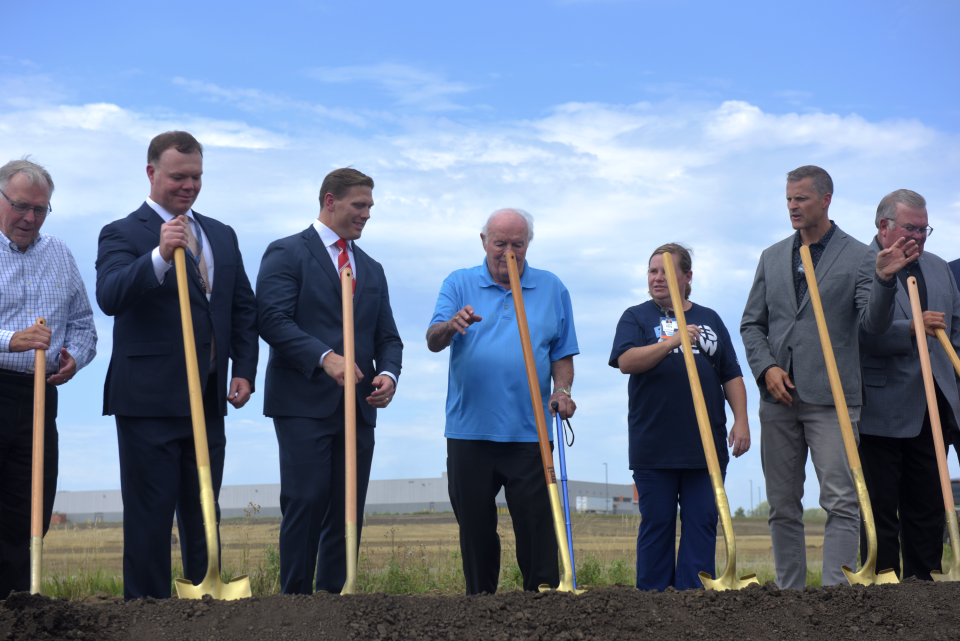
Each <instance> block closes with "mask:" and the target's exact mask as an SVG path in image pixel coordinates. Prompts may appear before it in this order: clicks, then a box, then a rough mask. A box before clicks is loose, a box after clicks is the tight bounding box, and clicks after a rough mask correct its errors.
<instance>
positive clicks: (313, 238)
mask: <svg viewBox="0 0 960 641" xmlns="http://www.w3.org/2000/svg"><path fill="white" fill-rule="evenodd" d="M300 236H301V237H302V238H303V240H304V242H305V243H306V245H307V249H308V250H309V251H310V253H311V254H312V255H313V258H314V260H316V261H317V263H319V265H320V271H322V272H323V273H324V274H326V275H327V277H328V278H329V279H330V282H331V283H332V284H333V286H334V289H336V290H337V295H338V296H340V294H341V290H342V289H343V288H342V287H341V285H340V275H339V274H337V270H336V269H335V268H334V267H333V261H332V260H330V254H329V253H328V252H327V248H326V247H324V246H323V241H322V240H320V234H318V233H317V230H316V229H314V228H313V226H312V225H311V226H310V227H307V228H306V229H305V230H303V233H302V234H300Z"/></svg>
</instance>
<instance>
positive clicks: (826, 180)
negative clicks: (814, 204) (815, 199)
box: [787, 165, 833, 197]
mask: <svg viewBox="0 0 960 641" xmlns="http://www.w3.org/2000/svg"><path fill="white" fill-rule="evenodd" d="M804 178H813V188H814V189H815V190H816V192H817V195H818V196H820V197H823V196H826V195H827V194H832V193H833V179H832V178H831V177H830V174H828V173H827V172H826V170H824V169H820V168H819V167H817V166H816V165H804V166H803V167H797V168H796V169H794V170H793V171H791V172H789V173H788V174H787V182H791V183H793V182H797V181H798V180H803V179H804Z"/></svg>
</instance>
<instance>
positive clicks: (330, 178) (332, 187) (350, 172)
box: [320, 167, 373, 208]
mask: <svg viewBox="0 0 960 641" xmlns="http://www.w3.org/2000/svg"><path fill="white" fill-rule="evenodd" d="M357 185H364V186H366V187H369V188H370V189H373V178H371V177H370V176H367V175H366V174H362V173H360V172H359V171H357V170H356V169H353V168H352V167H343V168H342V169H334V170H333V171H331V172H330V173H329V174H327V177H326V178H324V179H323V184H322V185H320V207H321V208H322V207H323V198H324V196H326V195H327V194H333V198H334V200H340V199H341V198H343V197H344V196H346V195H347V192H348V191H350V188H351V187H356V186H357Z"/></svg>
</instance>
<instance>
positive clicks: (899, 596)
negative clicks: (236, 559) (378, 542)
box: [0, 579, 960, 641]
mask: <svg viewBox="0 0 960 641" xmlns="http://www.w3.org/2000/svg"><path fill="white" fill-rule="evenodd" d="M958 604H960V584H955V583H929V582H921V581H916V580H910V579H908V580H906V581H904V582H903V583H901V584H900V585H881V586H870V587H863V586H856V587H847V586H844V587H826V588H809V587H808V588H806V589H804V590H803V591H802V592H795V591H791V590H778V589H777V587H776V586H775V585H774V584H772V583H767V584H766V585H765V586H762V587H761V586H754V587H750V588H748V589H745V590H741V591H739V592H715V591H713V590H707V591H703V590H699V591H688V592H677V591H675V590H674V591H669V590H668V591H667V592H665V593H663V594H658V593H656V592H641V591H638V590H635V589H633V588H630V587H623V586H618V587H612V588H600V589H595V590H589V591H587V592H586V593H585V594H583V595H580V596H573V595H569V594H557V593H545V594H530V593H522V592H505V593H501V594H497V595H494V596H488V595H481V596H472V597H467V596H452V597H451V596H412V595H401V596H387V595H383V594H371V595H353V596H337V595H330V594H317V595H314V596H280V595H276V596H269V597H254V598H251V599H244V600H242V601H230V602H227V601H215V600H213V599H210V598H207V597H205V598H204V599H203V600H201V601H187V600H184V601H181V600H179V599H167V600H154V599H143V600H139V601H130V602H127V603H124V602H123V601H122V600H118V599H116V598H114V597H111V596H109V595H106V594H102V593H101V594H95V595H93V596H91V597H87V599H85V600H84V601H82V602H71V601H64V600H55V599H48V598H46V597H41V596H34V595H29V594H26V593H22V592H20V593H14V594H11V595H10V597H9V598H7V599H6V600H5V601H3V602H2V603H0V639H3V640H5V639H11V640H19V639H30V640H33V639H37V640H47V639H97V640H98V641H112V640H114V639H116V640H120V639H138V640H140V641H160V640H165V641H166V640H169V639H179V640H183V641H190V640H192V639H205V640H206V639H229V640H231V641H247V640H252V639H257V640H261V639H264V640H270V639H278V640H280V639H283V640H285V641H298V640H301V639H303V640H306V639H331V640H336V639H344V640H346V639H350V640H357V641H361V640H365V639H376V640H381V639H383V640H394V639H395V640H407V639H424V640H427V639H429V640H436V641H441V640H443V641H446V640H451V641H468V640H473V639H492V640H494V641H514V640H520V641H526V640H536V641H548V640H549V641H611V640H613V639H617V640H619V639H752V640H758V639H804V640H809V641H815V640H824V641H839V640H840V639H857V640H863V641H869V640H873V639H891V638H896V639H950V638H957V633H956V631H957V630H960V606H958Z"/></svg>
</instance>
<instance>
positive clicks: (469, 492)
mask: <svg viewBox="0 0 960 641" xmlns="http://www.w3.org/2000/svg"><path fill="white" fill-rule="evenodd" d="M552 448H553V445H552V444H551V450H552ZM447 481H448V484H449V492H450V502H451V503H452V504H453V512H454V514H456V517H457V523H458V524H459V525H460V554H461V557H462V558H463V575H464V578H465V579H466V583H467V594H480V593H481V592H486V593H487V594H493V593H495V592H496V591H497V581H498V578H499V575H500V537H499V536H498V535H497V503H496V499H497V494H498V493H499V492H500V488H501V487H502V488H504V492H505V494H506V497H507V507H508V508H509V509H510V516H511V518H512V519H513V532H514V534H515V535H516V538H517V564H518V565H519V566H520V572H521V573H523V589H524V590H529V591H536V590H537V588H538V587H539V586H540V585H541V584H544V583H546V584H548V585H549V586H550V587H553V588H555V587H557V586H558V585H560V567H559V560H558V556H557V555H558V547H557V536H556V533H555V532H554V529H553V513H552V511H551V510H550V495H549V493H548V492H547V481H546V477H545V476H544V475H543V462H542V461H541V458H540V444H539V443H498V442H495V441H468V440H462V439H453V438H448V439H447Z"/></svg>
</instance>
